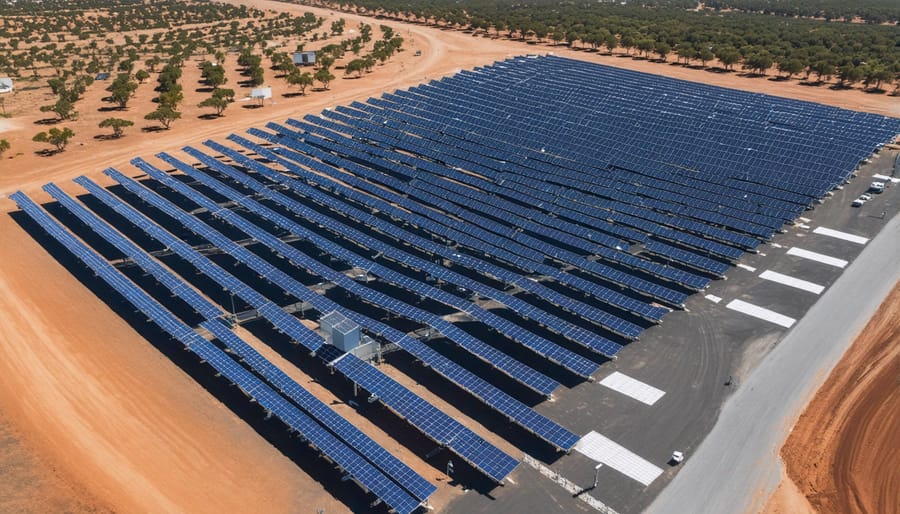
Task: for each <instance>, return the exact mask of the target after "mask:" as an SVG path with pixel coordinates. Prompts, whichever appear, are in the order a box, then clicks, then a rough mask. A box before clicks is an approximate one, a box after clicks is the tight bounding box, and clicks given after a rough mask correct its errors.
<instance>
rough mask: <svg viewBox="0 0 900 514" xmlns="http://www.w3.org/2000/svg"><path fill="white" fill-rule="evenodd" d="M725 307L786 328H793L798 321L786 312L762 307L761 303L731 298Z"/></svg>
mask: <svg viewBox="0 0 900 514" xmlns="http://www.w3.org/2000/svg"><path fill="white" fill-rule="evenodd" d="M725 307H727V308H729V309H731V310H734V311H738V312H742V313H744V314H747V315H749V316H753V317H754V318H759V319H762V320H766V321H768V322H771V323H775V324H776V325H780V326H782V327H784V328H791V326H792V325H793V324H794V323H795V322H796V321H797V320H795V319H794V318H789V317H787V316H785V315H784V314H778V313H777V312H775V311H770V310H769V309H766V308H764V307H760V306H759V305H753V304H752V303H747V302H745V301H743V300H731V302H729V303H728V305H726V306H725Z"/></svg>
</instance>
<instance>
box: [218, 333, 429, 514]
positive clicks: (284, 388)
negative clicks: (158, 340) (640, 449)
mask: <svg viewBox="0 0 900 514" xmlns="http://www.w3.org/2000/svg"><path fill="white" fill-rule="evenodd" d="M200 326H202V327H203V328H205V329H207V330H209V331H210V332H211V333H212V334H213V335H214V336H215V338H216V339H218V340H219V341H220V342H222V344H224V345H225V346H226V347H227V348H228V349H229V350H230V351H231V352H233V353H234V354H235V355H237V356H238V357H239V358H240V359H241V360H243V361H244V362H246V363H247V364H248V365H249V366H250V367H251V368H252V369H253V370H254V371H256V372H257V373H259V374H260V375H261V376H262V377H263V378H265V379H266V380H267V381H268V382H269V383H270V384H272V386H273V387H275V388H276V389H277V390H278V391H280V392H281V394H283V395H284V396H285V397H287V398H289V399H290V400H292V401H293V402H294V403H296V404H297V405H298V406H299V407H300V408H301V409H303V410H304V411H306V412H307V413H308V414H309V415H310V416H311V417H312V418H313V419H315V420H316V421H318V422H319V423H321V424H322V426H324V427H325V428H327V429H328V430H329V431H331V432H333V433H334V434H335V435H336V436H338V437H339V438H340V439H341V440H342V441H344V442H345V443H346V444H347V445H349V446H350V447H352V448H353V449H355V450H356V451H357V452H359V453H360V455H362V456H363V457H365V458H366V459H367V460H368V461H369V462H371V463H372V464H374V465H375V466H377V467H378V468H379V469H381V471H382V472H384V473H385V474H386V475H387V476H389V477H391V479H392V480H394V481H395V482H397V483H398V484H399V485H400V486H401V487H403V488H404V489H406V490H407V491H408V492H409V493H410V494H411V495H413V496H414V497H415V498H417V499H419V500H420V501H425V500H427V499H428V497H429V496H431V494H432V493H434V491H436V490H437V487H435V486H434V485H433V484H431V483H430V482H428V481H427V480H425V479H424V478H422V477H421V476H420V475H419V474H418V473H416V472H415V471H413V470H412V469H411V468H410V467H409V466H407V465H406V464H403V463H402V462H401V461H400V460H399V459H397V458H396V457H394V456H393V455H391V454H390V453H388V452H387V451H386V450H385V449H384V448H382V447H381V445H379V444H378V443H376V442H375V441H373V440H372V439H370V438H369V437H368V436H367V435H365V434H364V433H362V432H361V431H360V430H359V429H358V428H356V427H355V426H353V425H352V424H351V423H350V422H349V421H347V420H346V419H344V418H343V417H342V416H340V415H339V414H337V413H336V412H334V411H333V410H332V409H331V408H329V407H328V406H327V405H325V404H324V403H322V401H321V400H319V399H318V398H316V397H315V396H313V395H312V394H311V393H310V392H309V391H307V390H306V389H304V388H303V387H301V386H300V384H298V383H297V382H295V381H294V379H292V378H291V377H289V376H288V375H287V374H286V373H284V372H283V371H281V369H279V368H278V367H277V366H275V365H274V364H272V363H271V362H269V361H268V360H267V359H266V358H265V357H263V356H262V355H260V353H259V352H257V351H256V350H255V349H254V348H253V347H252V346H250V345H249V344H247V343H246V342H244V341H243V340H242V339H241V338H239V337H238V336H237V335H236V334H235V333H234V332H232V331H231V330H230V329H229V328H228V327H226V326H225V325H223V324H222V323H219V322H210V321H207V322H204V323H201V324H200Z"/></svg>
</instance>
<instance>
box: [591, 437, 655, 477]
mask: <svg viewBox="0 0 900 514" xmlns="http://www.w3.org/2000/svg"><path fill="white" fill-rule="evenodd" d="M575 449H576V450H578V451H579V452H581V453H582V454H584V455H585V456H586V457H588V458H589V459H592V460H594V461H596V462H599V463H601V464H603V465H604V466H609V467H611V468H613V469H615V470H616V471H618V472H620V473H622V474H623V475H625V476H627V477H630V478H633V479H635V480H637V481H638V482H640V483H642V484H644V485H650V483H651V482H653V481H654V480H656V477H658V476H659V475H661V474H662V472H663V470H662V469H660V468H659V467H658V466H654V465H653V464H652V463H650V462H649V461H647V460H645V459H643V458H641V457H640V456H638V455H637V454H635V453H633V452H631V451H629V450H628V449H627V448H625V447H624V446H620V445H618V444H616V443H615V442H613V441H612V440H611V439H609V438H607V437H604V436H602V435H600V434H598V433H597V432H595V431H593V430H591V431H590V432H588V433H587V435H585V436H584V437H582V438H581V439H580V440H579V441H578V444H576V445H575Z"/></svg>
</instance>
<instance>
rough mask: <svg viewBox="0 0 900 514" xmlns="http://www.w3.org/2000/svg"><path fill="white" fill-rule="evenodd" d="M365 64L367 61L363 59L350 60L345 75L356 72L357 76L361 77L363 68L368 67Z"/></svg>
mask: <svg viewBox="0 0 900 514" xmlns="http://www.w3.org/2000/svg"><path fill="white" fill-rule="evenodd" d="M365 65H366V63H365V61H363V60H362V59H353V60H352V61H350V62H348V63H347V67H346V68H344V75H350V74H351V73H356V76H357V77H361V76H362V72H363V69H364V68H365V67H366V66H365Z"/></svg>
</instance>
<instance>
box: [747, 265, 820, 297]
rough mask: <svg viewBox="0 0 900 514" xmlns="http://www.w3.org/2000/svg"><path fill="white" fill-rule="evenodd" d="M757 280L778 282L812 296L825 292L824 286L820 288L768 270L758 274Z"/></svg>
mask: <svg viewBox="0 0 900 514" xmlns="http://www.w3.org/2000/svg"><path fill="white" fill-rule="evenodd" d="M759 278H763V279H766V280H771V281H772V282H778V283H779V284H784V285H786V286H791V287H795V288H797V289H802V290H804V291H807V292H810V293H813V294H822V291H824V290H825V286H820V285H819V284H816V283H813V282H808V281H806V280H801V279H799V278H794V277H791V276H789V275H782V274H781V273H778V272H777V271H772V270H770V269H767V270H766V271H763V272H762V273H760V275H759Z"/></svg>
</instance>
